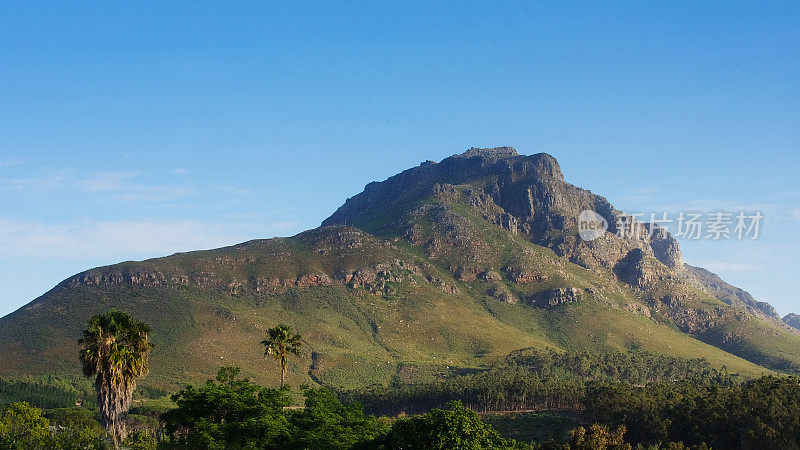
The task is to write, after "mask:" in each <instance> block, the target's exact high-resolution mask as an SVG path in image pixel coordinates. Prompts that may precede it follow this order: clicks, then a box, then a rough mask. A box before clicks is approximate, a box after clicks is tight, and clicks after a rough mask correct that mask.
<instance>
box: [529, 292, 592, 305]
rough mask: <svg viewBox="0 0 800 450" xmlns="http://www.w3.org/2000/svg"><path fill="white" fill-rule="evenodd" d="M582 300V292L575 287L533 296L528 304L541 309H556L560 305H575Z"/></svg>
mask: <svg viewBox="0 0 800 450" xmlns="http://www.w3.org/2000/svg"><path fill="white" fill-rule="evenodd" d="M580 300H581V290H580V289H578V288H575V287H563V288H557V289H548V290H546V291H542V292H539V293H538V294H535V295H533V296H531V298H529V299H528V303H529V304H531V305H533V306H538V307H540V308H555V307H557V306H559V305H564V304H568V303H575V302H579V301H580Z"/></svg>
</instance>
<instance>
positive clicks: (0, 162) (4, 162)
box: [0, 158, 25, 168]
mask: <svg viewBox="0 0 800 450" xmlns="http://www.w3.org/2000/svg"><path fill="white" fill-rule="evenodd" d="M24 162H25V161H23V160H21V159H15V158H6V159H0V168H2V167H12V166H19V165H22V164H23V163H24Z"/></svg>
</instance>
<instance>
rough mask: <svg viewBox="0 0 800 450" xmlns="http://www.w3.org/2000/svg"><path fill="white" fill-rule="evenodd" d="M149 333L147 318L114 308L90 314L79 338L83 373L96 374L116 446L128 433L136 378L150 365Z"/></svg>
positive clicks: (102, 415) (107, 426) (106, 424)
mask: <svg viewBox="0 0 800 450" xmlns="http://www.w3.org/2000/svg"><path fill="white" fill-rule="evenodd" d="M148 333H150V327H148V326H147V325H146V324H145V323H144V322H141V321H139V320H137V319H135V318H133V317H131V316H130V315H129V314H127V313H124V312H122V311H117V310H111V311H109V312H108V313H107V314H104V315H97V316H93V317H92V318H90V319H89V321H88V322H87V324H86V329H85V330H83V337H82V338H81V339H80V340H79V341H78V342H79V344H80V345H81V352H80V359H81V363H83V374H84V375H85V376H87V377H92V376H94V377H95V382H94V385H95V389H96V390H97V403H98V404H99V406H100V418H101V421H102V424H103V426H104V427H105V429H106V431H107V432H108V433H109V435H111V437H112V440H113V442H114V446H115V447H119V445H120V443H121V442H122V441H123V440H124V439H125V437H126V436H127V435H128V430H127V427H126V424H125V422H126V418H127V415H128V409H129V407H130V404H131V400H132V397H133V391H134V390H135V389H136V379H137V378H139V377H142V376H144V375H146V374H147V372H148V369H149V365H148V357H149V355H150V349H151V348H152V346H153V344H152V343H150V340H149V338H148Z"/></svg>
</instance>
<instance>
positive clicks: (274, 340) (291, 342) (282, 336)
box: [261, 323, 302, 387]
mask: <svg viewBox="0 0 800 450" xmlns="http://www.w3.org/2000/svg"><path fill="white" fill-rule="evenodd" d="M301 340H302V337H301V336H300V335H299V334H294V335H292V327H290V326H289V325H284V324H282V323H281V324H278V326H277V327H274V328H270V329H269V330H267V338H266V339H264V340H263V341H261V344H262V345H264V349H265V350H264V355H265V356H272V357H274V358H275V359H276V360H278V362H279V363H280V365H281V387H283V383H284V381H285V380H286V364H287V361H286V357H287V356H288V355H289V354H290V353H291V354H292V355H299V354H300V346H301V345H302V342H301Z"/></svg>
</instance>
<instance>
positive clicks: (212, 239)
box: [0, 219, 294, 260]
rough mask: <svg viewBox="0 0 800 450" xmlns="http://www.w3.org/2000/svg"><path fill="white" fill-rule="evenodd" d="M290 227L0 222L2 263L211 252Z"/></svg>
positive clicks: (195, 223)
mask: <svg viewBox="0 0 800 450" xmlns="http://www.w3.org/2000/svg"><path fill="white" fill-rule="evenodd" d="M293 228H294V227H293V224H292V223H290V222H277V223H274V224H267V225H262V224H245V225H242V224H236V225H231V224H215V223H202V222H196V221H171V222H166V221H154V220H153V221H105V222H91V221H85V222H82V223H79V224H75V225H62V224H46V223H41V222H30V221H18V220H10V219H0V257H5V258H19V257H24V258H73V259H74V258H98V257H102V258H108V257H114V258H118V259H120V260H125V259H137V258H143V257H154V256H163V255H168V254H171V253H175V252H180V251H190V250H199V249H209V248H216V247H222V246H226V245H231V244H236V243H239V242H243V241H247V240H250V239H256V238H269V237H273V236H275V235H284V233H285V232H287V231H292V229H293Z"/></svg>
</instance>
